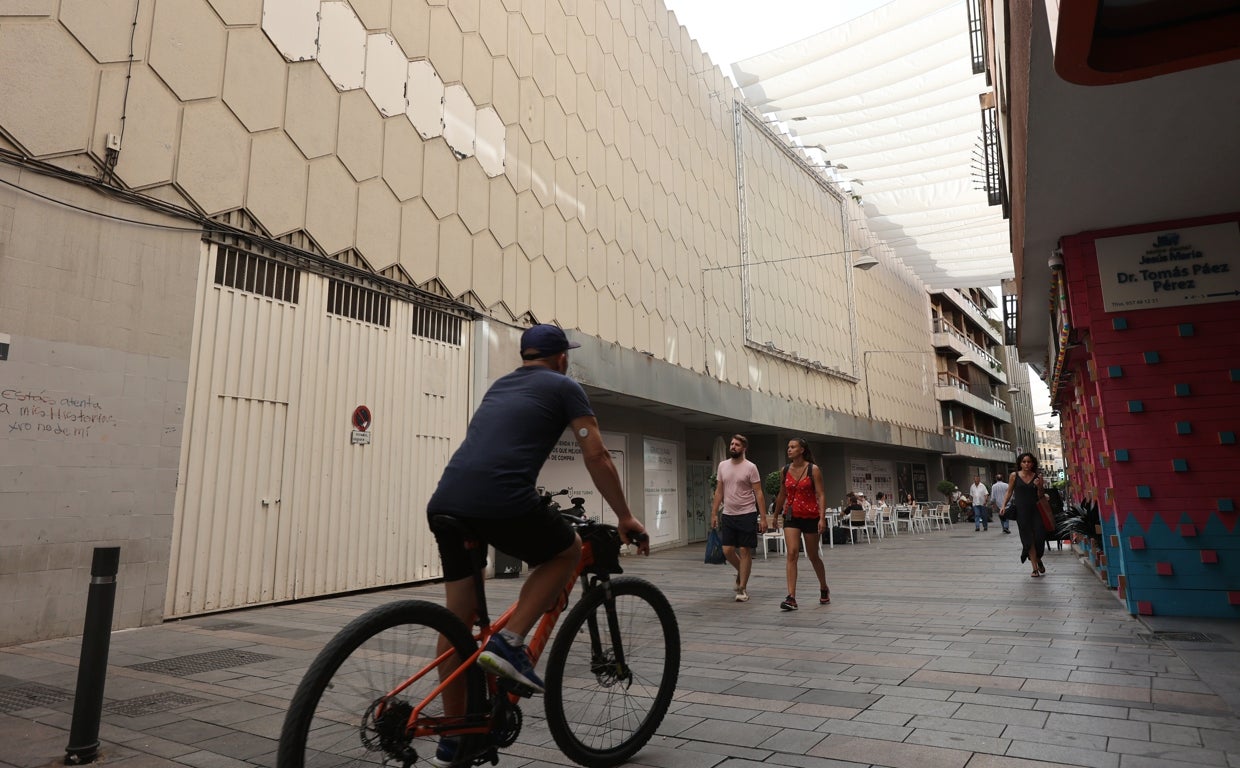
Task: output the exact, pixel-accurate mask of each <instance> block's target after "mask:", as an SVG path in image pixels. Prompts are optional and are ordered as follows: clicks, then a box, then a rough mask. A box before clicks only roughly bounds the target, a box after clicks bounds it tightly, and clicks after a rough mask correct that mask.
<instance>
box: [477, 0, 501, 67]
mask: <svg viewBox="0 0 1240 768" xmlns="http://www.w3.org/2000/svg"><path fill="white" fill-rule="evenodd" d="M478 34H479V36H480V37H481V38H482V42H484V43H486V46H487V50H489V51H490V52H491V55H492V56H503V55H505V54H506V53H508V12H507V11H505V10H504V5H503V3H502V2H501V0H481V2H480V4H479V9H478Z"/></svg>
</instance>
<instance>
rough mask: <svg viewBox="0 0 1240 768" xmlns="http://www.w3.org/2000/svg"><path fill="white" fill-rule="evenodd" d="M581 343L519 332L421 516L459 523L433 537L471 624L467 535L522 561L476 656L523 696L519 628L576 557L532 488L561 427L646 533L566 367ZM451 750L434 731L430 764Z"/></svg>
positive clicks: (558, 334)
mask: <svg viewBox="0 0 1240 768" xmlns="http://www.w3.org/2000/svg"><path fill="white" fill-rule="evenodd" d="M579 346H580V345H579V344H576V343H573V342H570V341H569V340H568V337H566V336H565V335H564V331H562V330H560V329H559V328H557V327H555V326H553V325H535V326H533V327H532V328H529V329H527V330H526V331H525V332H524V333H523V334H522V335H521V359H522V360H523V361H524V362H523V363H522V365H521V367H520V368H517V369H516V370H515V371H513V372H511V373H509V374H507V375H505V376H503V377H501V378H500V379H499V380H498V381H496V382H495V383H494V384H493V385H491V388H490V389H489V390H488V391H487V393H486V395H485V396H484V397H483V398H482V403H481V404H480V405H479V406H478V410H477V411H476V412H475V413H474V416H473V418H472V419H471V420H470V423H469V428H468V429H467V430H466V433H465V440H464V442H462V443H461V446H460V447H459V448H457V450H456V452H455V453H454V454H453V455H452V458H451V459H450V460H449V461H448V465H447V467H445V468H444V472H443V476H442V477H441V478H440V480H439V486H438V487H437V488H436V489H435V493H434V494H433V495H432V496H431V499H430V502H429V503H428V504H427V515H428V517H434V516H436V515H447V516H450V517H453V518H456V519H457V520H458V521H459V522H460V524H461V528H462V529H463V530H443V529H440V530H437V531H436V533H435V536H436V539H437V541H438V544H439V556H440V559H441V561H442V563H443V575H444V587H445V589H446V591H447V607H448V610H450V611H452V612H453V613H454V614H456V615H457V616H458V617H459V618H460V619H461V620H462V621H464V622H465V623H466V624H467V625H472V624H473V623H474V620H475V617H476V613H477V607H478V606H477V598H476V595H475V592H474V586H473V582H472V576H473V573H474V565H473V562H472V561H471V556H470V553H469V552H468V551H467V549H466V539H474V540H477V541H478V542H480V543H483V544H490V545H492V546H494V547H495V548H496V549H498V550H500V551H501V552H504V553H507V554H509V555H512V556H513V557H517V558H520V559H521V560H523V561H524V562H526V563H527V564H529V566H530V572H529V575H528V576H527V577H526V580H525V583H524V584H523V585H522V587H521V594H520V596H519V597H518V598H517V603H516V608H515V610H514V611H513V613H512V616H511V618H510V619H509V621H508V624H507V626H505V627H504V628H503V629H502V630H500V631H499V632H498V633H496V634H495V635H492V637H491V639H490V641H489V642H488V643H487V647H486V650H485V651H483V653H482V655H481V656H480V657H479V658H478V663H479V664H480V665H482V666H484V667H486V668H487V670H488V671H490V672H492V673H494V674H496V675H499V676H500V677H503V678H506V679H508V680H511V681H512V682H513V683H515V684H516V690H517V692H519V693H521V694H522V695H527V696H528V695H530V694H531V693H542V691H543V683H542V680H541V679H539V677H538V675H537V674H536V673H535V671H534V667H533V664H531V663H530V657H529V654H528V651H527V649H526V647H525V635H526V633H528V632H529V631H530V629H531V628H532V627H533V626H534V624H535V622H537V621H538V619H539V617H540V616H542V614H543V613H544V612H546V610H547V609H548V608H550V607H551V606H552V605H553V604H554V602H555V600H556V599H557V598H558V597H559V596H560V594H561V593H562V592H563V590H564V586H565V584H566V583H567V582H568V580H569V579H570V578H571V577H572V575H573V573H574V570H575V568H576V566H577V561H578V559H579V557H580V555H581V539H580V538H578V536H577V533H576V532H575V531H574V530H573V529H572V527H571V526H570V525H569V524H568V523H567V522H566V521H565V520H564V519H563V518H562V517H561V516H560V514H559V513H558V512H557V511H555V510H553V509H551V508H549V507H548V506H547V505H546V504H545V503H544V501H543V499H542V497H541V496H540V495H539V493H538V491H537V487H536V486H537V481H538V473H539V471H540V470H541V469H542V466H543V464H544V463H545V462H546V460H547V457H548V456H550V455H551V451H552V449H553V448H555V444H556V442H557V441H558V440H559V438H560V435H562V434H563V433H564V429H565V428H566V427H567V428H570V429H571V430H572V433H573V435H574V436H575V437H576V438H577V443H578V445H579V446H580V447H581V453H582V458H583V459H584V460H585V463H586V469H587V470H588V471H589V472H590V479H591V480H593V481H594V485H595V487H596V488H598V490H599V493H601V494H602V496H603V499H604V500H606V502H607V503H608V504H609V505H610V506H611V508H612V510H613V511H614V512H615V513H616V517H617V519H618V522H617V528H618V529H619V530H620V532H621V534H622V535H623V536H624V537H625V540H630V539H631V538H632V537H633V536H635V535H638V534H642V533H644V532H645V527H644V526H643V525H642V524H641V523H640V522H639V521H638V520H637V519H636V518H635V517H633V513H632V512H631V511H630V510H629V506H628V503H627V502H626V501H625V498H624V489H623V486H622V485H621V482H620V475H619V473H618V472H617V471H616V466H615V464H613V463H612V461H611V454H610V453H608V451H607V448H606V447H605V446H604V445H603V437H602V434H601V433H600V432H599V426H598V420H597V419H596V418H595V417H594V411H593V410H592V409H591V407H590V400H589V398H588V397H587V396H586V393H585V390H583V389H582V388H581V385H580V384H578V383H577V382H575V381H573V380H572V379H570V378H569V377H568V376H567V375H566V374H567V371H568V350H570V349H575V348H577V347H579ZM639 549H640V551H641V553H642V554H649V550H650V545H649V543H648V542H645V541H643V542H642V543H641V544H639ZM441 645H442V646H443V647H442V648H441V651H443V650H446V648H447V644H446V641H441ZM445 671H446V670H445ZM454 688H455V689H456V690H453V689H454ZM444 708H445V713H446V714H461V713H463V712H464V698H463V692H462V691H461V690H460V686H459V685H454V686H452V687H450V688H449V690H447V691H445V695H444ZM458 748H459V744H458V742H457V740H456V739H452V738H443V739H441V740H440V744H439V749H438V751H437V752H436V754H435V761H434V762H436V763H437V764H439V765H448V764H450V763H451V762H452V761H453V760H454V759H455V757H456V753H457V750H458Z"/></svg>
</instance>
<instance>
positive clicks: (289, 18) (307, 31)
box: [263, 0, 320, 61]
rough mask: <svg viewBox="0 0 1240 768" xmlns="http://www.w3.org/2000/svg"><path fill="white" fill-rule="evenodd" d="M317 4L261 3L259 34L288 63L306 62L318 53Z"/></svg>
mask: <svg viewBox="0 0 1240 768" xmlns="http://www.w3.org/2000/svg"><path fill="white" fill-rule="evenodd" d="M319 5H320V0H283V2H279V3H263V32H264V33H266V35H267V37H269V38H270V39H271V42H272V44H274V45H275V47H276V50H278V51H279V52H280V54H281V55H282V56H284V58H285V59H287V60H288V61H309V60H311V59H313V58H314V57H316V56H318V53H319Z"/></svg>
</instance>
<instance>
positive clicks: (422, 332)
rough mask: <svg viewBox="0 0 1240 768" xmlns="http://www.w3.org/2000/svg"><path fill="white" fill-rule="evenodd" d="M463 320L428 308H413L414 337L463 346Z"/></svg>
mask: <svg viewBox="0 0 1240 768" xmlns="http://www.w3.org/2000/svg"><path fill="white" fill-rule="evenodd" d="M461 326H462V322H461V318H460V317H458V316H456V315H453V314H449V313H447V312H441V311H440V310H437V309H428V308H427V307H414V308H413V335H414V336H421V337H422V338H424V339H434V340H435V341H442V342H444V343H446V344H453V345H455V346H458V347H459V346H460V345H461Z"/></svg>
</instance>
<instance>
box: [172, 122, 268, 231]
mask: <svg viewBox="0 0 1240 768" xmlns="http://www.w3.org/2000/svg"><path fill="white" fill-rule="evenodd" d="M249 165H250V134H249V132H248V131H246V129H245V126H243V125H241V123H240V121H238V120H237V118H236V117H235V116H234V115H233V113H232V112H231V111H229V109H228V108H227V107H225V106H224V104H223V102H219V101H208V102H203V103H200V104H188V105H186V107H185V114H184V116H183V117H182V127H181V147H180V153H179V155H178V157H177V176H176V182H177V184H178V185H179V186H180V187H181V189H183V190H185V193H186V194H187V195H189V196H190V197H191V198H192V199H193V200H194V202H195V203H197V204H198V205H199V206H200V207H201V208H202V209H203V210H204V211H205V212H206V213H207V215H208V216H211V215H214V214H217V213H222V212H223V211H230V210H232V209H234V208H240V207H241V205H242V203H243V202H244V200H245V187H246V179H247V175H248V173H249Z"/></svg>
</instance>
